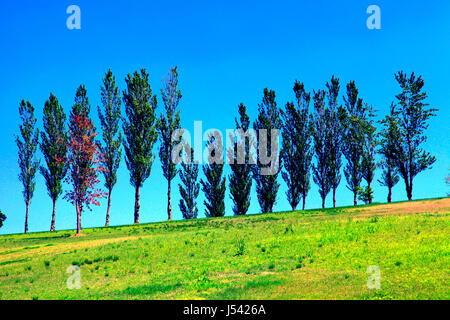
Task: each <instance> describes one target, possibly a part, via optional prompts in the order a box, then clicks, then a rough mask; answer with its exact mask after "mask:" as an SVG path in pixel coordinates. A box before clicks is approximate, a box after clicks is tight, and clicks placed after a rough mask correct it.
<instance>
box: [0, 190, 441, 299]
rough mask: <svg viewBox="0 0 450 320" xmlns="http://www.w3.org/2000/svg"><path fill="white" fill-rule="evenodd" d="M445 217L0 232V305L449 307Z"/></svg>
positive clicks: (415, 212)
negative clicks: (362, 302)
mask: <svg viewBox="0 0 450 320" xmlns="http://www.w3.org/2000/svg"><path fill="white" fill-rule="evenodd" d="M449 214H450V198H445V199H433V200H420V201H414V202H401V203H393V204H389V205H388V204H382V205H371V206H359V207H347V208H336V209H326V210H309V211H306V212H286V213H272V214H261V215H249V216H243V217H224V218H216V219H198V220H192V221H173V222H163V223H152V224H142V225H137V226H120V227H109V228H94V229H85V230H83V233H84V236H83V237H72V235H73V234H74V231H58V232H54V233H49V232H45V233H31V234H27V235H4V236H0V288H1V290H0V299H449V298H450V288H449V283H450V269H449V268H450V267H449V266H450V241H449V239H450V216H449ZM70 265H79V266H80V268H81V289H78V290H77V289H72V290H69V289H68V288H67V285H66V281H67V279H68V277H69V276H70V274H67V273H66V271H67V268H68V267H69V266H70ZM370 265H376V266H379V268H380V271H381V289H379V290H369V289H368V288H367V285H366V283H367V279H368V277H369V276H370V274H367V273H366V271H367V268H368V267H369V266H370Z"/></svg>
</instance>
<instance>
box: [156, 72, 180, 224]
mask: <svg viewBox="0 0 450 320" xmlns="http://www.w3.org/2000/svg"><path fill="white" fill-rule="evenodd" d="M161 96H162V99H163V102H164V108H165V114H161V116H160V118H159V121H158V125H157V129H158V131H159V138H160V142H161V143H160V147H159V159H160V160H161V167H162V171H163V175H164V178H166V179H167V182H168V190H167V194H168V206H167V214H168V217H169V220H171V219H172V206H171V204H170V182H171V181H172V179H173V178H175V176H176V175H177V169H176V167H175V164H174V163H173V161H172V150H173V147H174V145H175V144H176V143H179V142H180V141H172V134H173V132H174V131H175V130H177V129H179V128H180V111H179V110H177V107H178V104H179V102H180V99H181V91H180V90H179V89H178V71H177V67H174V68H171V69H170V72H169V74H168V75H167V78H166V80H165V81H164V84H163V89H161Z"/></svg>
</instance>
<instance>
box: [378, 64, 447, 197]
mask: <svg viewBox="0 0 450 320" xmlns="http://www.w3.org/2000/svg"><path fill="white" fill-rule="evenodd" d="M395 79H396V80H397V82H398V84H399V85H400V88H401V89H402V92H401V93H400V94H398V95H397V96H396V98H397V101H398V104H396V105H393V107H392V110H391V115H390V117H392V119H389V118H388V119H389V120H388V119H387V121H390V122H392V123H393V125H394V131H395V132H396V134H395V135H396V138H397V140H395V141H394V142H395V144H394V145H393V150H392V154H393V161H394V163H395V166H396V167H397V168H398V170H399V173H400V175H401V176H402V178H403V180H404V182H405V186H406V194H407V196H408V200H411V199H412V190H413V180H414V177H415V176H416V175H417V174H419V173H420V172H422V171H424V170H426V169H429V168H431V166H432V165H433V163H435V162H436V157H434V156H431V154H430V153H429V152H427V151H425V150H424V149H423V148H422V145H423V143H425V142H426V140H427V136H426V135H425V130H426V129H427V128H428V126H429V123H428V121H429V119H430V118H431V117H433V116H435V115H436V114H435V112H436V111H438V109H435V108H430V109H427V108H426V107H427V106H428V104H427V103H425V100H426V99H427V97H428V96H427V93H426V92H425V91H423V86H424V84H425V82H424V81H423V79H422V77H421V76H419V77H416V75H415V74H414V72H413V73H412V74H411V75H410V76H408V75H407V74H405V73H403V71H400V72H398V73H397V74H396V75H395Z"/></svg>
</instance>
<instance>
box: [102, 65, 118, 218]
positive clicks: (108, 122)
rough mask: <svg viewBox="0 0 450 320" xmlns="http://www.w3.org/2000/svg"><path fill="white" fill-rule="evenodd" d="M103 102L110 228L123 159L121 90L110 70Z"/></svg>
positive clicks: (103, 147)
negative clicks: (118, 175) (111, 213)
mask: <svg viewBox="0 0 450 320" xmlns="http://www.w3.org/2000/svg"><path fill="white" fill-rule="evenodd" d="M101 96H102V98H101V100H102V105H103V111H102V108H100V106H98V107H97V111H98V117H99V119H100V123H101V126H102V133H103V135H102V136H103V145H100V146H99V148H100V152H101V153H102V154H103V166H104V167H105V168H106V170H105V171H103V176H104V178H105V187H106V189H107V190H108V207H107V209H106V222H105V226H106V227H107V226H109V215H110V209H111V193H112V189H113V188H114V185H115V184H116V182H117V169H118V168H119V165H120V160H121V158H122V150H121V148H120V147H121V144H122V132H120V130H119V129H120V127H119V122H120V118H121V111H120V106H121V97H120V92H119V88H118V87H117V85H116V78H115V77H114V75H113V73H112V71H111V69H109V70H108V71H107V72H106V74H105V77H104V78H103V86H102V87H101Z"/></svg>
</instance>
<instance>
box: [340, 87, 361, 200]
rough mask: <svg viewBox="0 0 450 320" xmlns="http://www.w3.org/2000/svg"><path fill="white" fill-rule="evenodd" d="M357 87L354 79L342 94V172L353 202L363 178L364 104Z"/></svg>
mask: <svg viewBox="0 0 450 320" xmlns="http://www.w3.org/2000/svg"><path fill="white" fill-rule="evenodd" d="M358 93H359V91H358V89H357V88H356V84H355V82H354V81H350V82H349V83H348V84H347V94H346V96H344V106H345V114H344V115H343V116H342V124H343V126H344V135H343V139H344V140H343V142H344V143H343V150H342V151H343V154H344V156H345V158H346V159H347V164H346V165H345V167H344V174H345V178H346V180H347V188H348V189H349V190H350V191H351V192H352V193H353V204H354V205H355V206H356V205H357V201H358V198H357V197H358V190H359V188H360V185H361V181H362V179H363V172H362V157H363V154H364V128H363V121H362V119H363V118H364V114H365V106H364V105H363V101H362V99H361V98H359V97H358Z"/></svg>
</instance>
